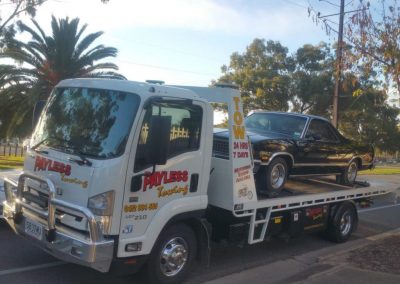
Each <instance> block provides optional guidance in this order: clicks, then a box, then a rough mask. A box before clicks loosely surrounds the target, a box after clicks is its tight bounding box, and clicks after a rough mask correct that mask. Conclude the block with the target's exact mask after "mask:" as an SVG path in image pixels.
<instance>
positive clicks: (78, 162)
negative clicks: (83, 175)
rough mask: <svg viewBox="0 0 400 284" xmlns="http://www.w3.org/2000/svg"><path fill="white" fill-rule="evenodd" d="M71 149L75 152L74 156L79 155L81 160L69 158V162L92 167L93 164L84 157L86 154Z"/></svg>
mask: <svg viewBox="0 0 400 284" xmlns="http://www.w3.org/2000/svg"><path fill="white" fill-rule="evenodd" d="M70 149H72V150H73V152H72V154H74V155H77V156H78V157H79V158H80V160H77V159H74V158H71V157H69V158H68V161H71V162H74V163H77V164H78V165H80V166H88V167H90V166H92V162H91V161H89V160H88V159H87V158H86V157H85V156H84V153H82V152H81V151H79V150H76V148H75V149H74V148H70Z"/></svg>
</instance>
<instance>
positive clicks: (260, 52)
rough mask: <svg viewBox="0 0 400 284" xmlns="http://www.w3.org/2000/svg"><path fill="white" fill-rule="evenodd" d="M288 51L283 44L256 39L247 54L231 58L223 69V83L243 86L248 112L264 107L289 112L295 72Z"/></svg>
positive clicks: (241, 87)
mask: <svg viewBox="0 0 400 284" xmlns="http://www.w3.org/2000/svg"><path fill="white" fill-rule="evenodd" d="M287 55H288V49H287V48H286V47H284V46H282V45H281V44H280V43H279V42H274V41H267V42H265V40H262V39H255V40H254V41H253V42H252V43H251V44H250V45H249V46H248V47H247V49H246V52H244V53H243V54H239V53H238V52H235V53H233V54H232V55H231V61H230V64H229V66H223V67H222V72H223V74H224V75H223V76H222V77H221V78H219V80H218V81H219V82H228V83H233V84H236V85H238V86H240V89H241V92H242V95H243V97H244V98H243V101H244V110H245V111H249V110H250V109H256V108H263V109H271V108H275V109H278V110H282V111H286V110H288V109H289V104H288V102H289V93H290V92H289V87H290V81H289V77H288V74H289V73H290V72H291V71H292V70H293V62H292V59H291V58H289V57H288V56H287Z"/></svg>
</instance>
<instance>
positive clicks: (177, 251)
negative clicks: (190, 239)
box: [160, 237, 188, 276]
mask: <svg viewBox="0 0 400 284" xmlns="http://www.w3.org/2000/svg"><path fill="white" fill-rule="evenodd" d="M187 260H188V245H187V243H186V241H185V240H184V239H182V238H179V237H177V238H173V239H171V240H170V241H169V242H167V243H166V244H165V246H164V248H163V249H162V251H161V255H160V268H161V271H162V273H163V274H164V275H166V276H175V275H176V274H178V273H179V272H180V271H181V270H182V269H183V267H184V266H185V264H186V262H187Z"/></svg>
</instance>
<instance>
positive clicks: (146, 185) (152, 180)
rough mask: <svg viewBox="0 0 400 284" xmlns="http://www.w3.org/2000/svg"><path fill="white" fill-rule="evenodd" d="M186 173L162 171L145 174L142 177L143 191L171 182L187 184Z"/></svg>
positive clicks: (187, 173)
mask: <svg viewBox="0 0 400 284" xmlns="http://www.w3.org/2000/svg"><path fill="white" fill-rule="evenodd" d="M188 175H189V172H188V171H169V172H167V171H162V172H154V173H153V174H150V173H145V174H144V176H143V191H146V190H147V189H151V188H153V187H155V186H159V185H162V184H167V183H173V182H187V181H188V179H189V178H188Z"/></svg>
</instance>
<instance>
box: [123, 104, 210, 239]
mask: <svg viewBox="0 0 400 284" xmlns="http://www.w3.org/2000/svg"><path fill="white" fill-rule="evenodd" d="M149 102H150V103H147V104H146V103H145V105H147V106H145V109H144V110H143V111H142V113H141V116H140V122H139V124H138V128H137V133H136V134H135V138H134V142H133V146H132V150H131V155H130V161H129V165H128V172H127V179H126V183H125V184H126V188H125V196H124V203H123V209H122V218H121V232H120V239H127V238H132V237H138V236H143V235H144V234H145V232H146V229H147V227H148V225H149V224H150V222H151V220H152V218H153V217H154V216H155V214H157V212H158V211H159V210H161V209H162V208H163V207H164V206H168V204H169V203H170V205H169V206H171V204H172V203H171V202H173V201H176V199H183V198H191V197H194V196H199V195H205V194H206V188H207V184H205V183H208V178H200V177H202V172H203V171H204V169H203V167H204V165H207V160H206V159H207V155H206V154H205V153H204V149H205V145H206V142H207V141H205V135H203V132H205V130H204V129H205V128H206V127H205V125H207V118H206V117H205V116H204V115H203V112H204V111H205V110H206V106H205V103H202V102H193V101H191V100H186V99H185V100H183V99H182V100H180V99H161V98H160V99H159V100H158V99H157V100H149ZM154 116H166V117H168V119H170V121H171V128H170V139H169V146H168V150H167V161H166V164H165V165H157V166H154V165H152V164H149V163H148V161H147V159H146V155H147V154H146V153H147V152H148V151H147V150H146V147H147V146H148V142H149V139H148V136H149V129H152V130H154V127H155V129H156V130H157V127H158V126H157V125H152V123H154V122H153V121H155V120H154V119H152V117H154ZM210 119H212V118H210ZM209 143H211V142H209ZM210 151H211V147H210ZM208 160H210V157H208ZM207 173H209V163H208V169H207ZM201 189H203V190H201ZM184 203H185V202H183V201H182V202H181V204H184ZM202 209H204V208H202ZM172 211H173V210H172V209H171V210H168V211H167V212H168V214H173V212H172ZM163 212H164V211H163ZM170 212H171V213H170ZM163 214H164V213H163ZM171 218H172V216H171Z"/></svg>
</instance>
